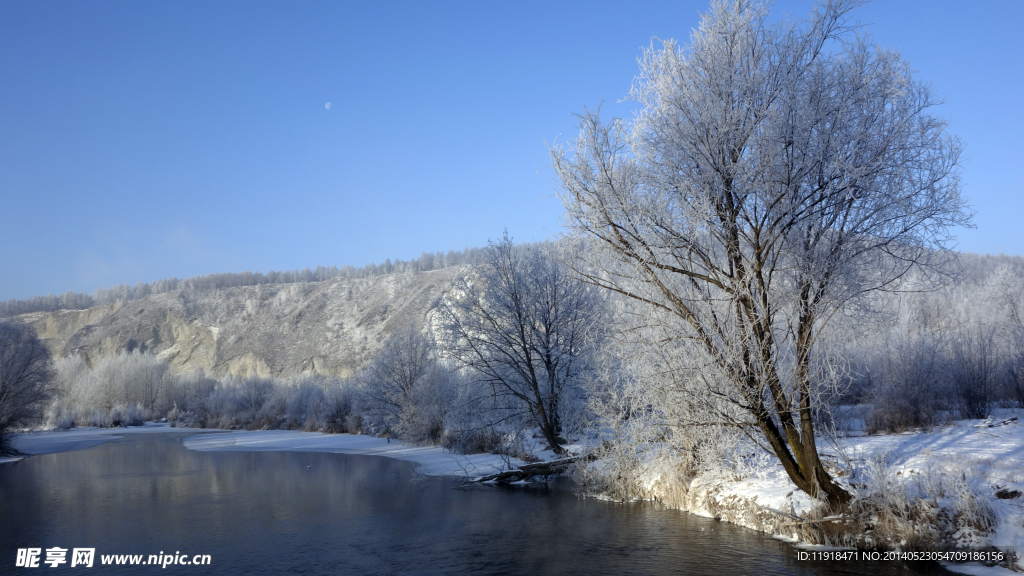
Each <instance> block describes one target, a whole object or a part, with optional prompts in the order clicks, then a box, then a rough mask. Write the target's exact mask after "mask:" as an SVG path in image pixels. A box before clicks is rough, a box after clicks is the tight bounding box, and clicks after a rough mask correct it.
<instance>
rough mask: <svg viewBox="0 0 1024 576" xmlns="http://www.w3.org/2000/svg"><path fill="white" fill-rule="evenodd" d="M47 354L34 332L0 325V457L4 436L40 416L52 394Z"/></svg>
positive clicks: (3, 448)
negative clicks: (12, 429)
mask: <svg viewBox="0 0 1024 576" xmlns="http://www.w3.org/2000/svg"><path fill="white" fill-rule="evenodd" d="M53 374H54V373H53V365H52V361H51V360H50V352H49V351H48V350H47V349H46V346H45V345H44V344H43V342H42V340H40V339H39V336H37V335H36V332H35V330H33V329H32V328H30V327H28V326H24V325H21V324H16V323H14V322H0V454H3V453H5V452H6V451H7V450H8V433H9V431H10V429H11V428H12V427H14V426H20V425H24V424H26V423H28V422H30V421H31V420H32V419H33V418H37V417H39V416H41V415H42V410H43V408H44V407H45V403H46V402H47V401H48V400H49V398H50V395H51V394H52V392H53Z"/></svg>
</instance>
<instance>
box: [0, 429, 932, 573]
mask: <svg viewBox="0 0 1024 576" xmlns="http://www.w3.org/2000/svg"><path fill="white" fill-rule="evenodd" d="M187 435H188V433H184V432H173V433H172V432H169V433H167V434H146V435H141V434H140V435H135V436H126V437H125V439H124V440H121V441H118V442H112V443H109V444H104V445H101V446H97V447H95V448H91V449H89V450H82V451H77V452H65V453H61V454H49V455H44V456H36V457H32V458H28V459H26V460H23V461H21V462H18V463H15V464H6V465H3V466H0V519H2V522H0V573H7V572H22V573H23V572H24V570H25V569H24V568H15V567H14V564H15V553H16V549H17V548H25V547H41V548H44V549H45V548H50V547H53V546H59V547H62V548H69V549H70V548H73V547H79V548H81V547H95V548H96V549H97V550H96V553H97V559H96V567H94V568H92V569H83V568H78V567H76V568H70V567H68V565H67V564H65V565H63V566H62V567H61V568H59V569H58V570H53V569H51V568H50V567H49V566H43V569H45V570H46V572H47V573H50V572H51V571H52V572H58V571H61V570H64V571H70V570H75V571H76V572H75V573H78V572H83V571H88V572H89V573H115V572H116V573H145V572H152V571H154V570H159V568H157V567H155V566H143V567H141V568H139V567H136V568H134V569H132V568H128V567H124V566H121V567H116V566H106V567H100V566H99V563H100V559H99V556H100V555H102V554H143V555H146V556H148V555H149V554H159V553H161V552H163V553H168V554H169V553H174V552H176V551H180V552H182V553H187V554H189V555H192V554H210V555H211V556H212V560H213V564H212V565H211V566H208V567H196V566H169V567H167V569H166V570H167V571H170V572H180V573H183V574H184V573H187V574H252V573H256V574H271V573H283V572H287V573H304V574H693V575H697V574H706V575H714V576H725V575H731V574H756V575H758V576H762V575H763V576H768V575H772V574H863V573H868V572H869V573H872V574H879V575H883V574H897V573H898V574H914V573H917V574H924V573H936V572H941V573H945V572H944V571H941V570H939V569H937V568H935V567H926V566H917V567H914V568H915V570H913V571H907V570H906V569H903V568H902V567H896V566H892V565H887V564H881V563H879V564H870V565H866V564H859V565H843V564H838V565H825V564H823V563H810V562H798V561H797V560H796V558H795V555H794V553H793V551H792V549H791V548H790V547H789V546H787V545H785V544H784V543H782V542H779V541H777V540H773V539H770V538H766V537H764V536H761V535H759V534H757V533H754V532H752V531H748V530H744V529H741V528H737V527H735V526H731V525H728V524H724V523H720V522H716V521H713V520H709V519H705V518H699V517H696V516H691V515H688V514H683V513H680V512H677V511H672V510H664V509H660V508H659V507H657V506H655V505H649V504H613V503H607V502H600V501H595V500H580V499H578V498H576V497H575V496H574V495H573V494H572V491H571V490H570V489H569V488H568V486H566V485H565V483H553V484H551V485H548V486H544V485H535V486H532V487H527V488H518V487H513V488H495V487H474V488H471V489H460V490H457V489H453V488H454V485H455V483H454V482H453V481H452V480H450V479H441V478H425V477H423V476H420V475H418V474H416V473H415V472H414V469H413V468H414V466H413V465H412V464H411V463H408V462H401V461H398V460H390V459H386V458H379V457H371V456H346V455H337V454H316V453H309V454H303V453H294V452H251V453H246V452H237V453H226V452H192V451H189V450H187V449H185V448H184V446H182V445H181V442H180V439H181V438H182V437H184V436H187ZM43 556H44V559H45V552H44V553H43ZM925 568H928V569H927V570H925Z"/></svg>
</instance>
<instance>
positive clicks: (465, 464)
mask: <svg viewBox="0 0 1024 576" xmlns="http://www.w3.org/2000/svg"><path fill="white" fill-rule="evenodd" d="M161 432H194V433H195V434H194V435H192V436H189V437H187V438H184V439H183V440H182V444H184V446H185V447H186V448H188V449H189V450H196V451H199V452H324V453H329V454H355V455H363V456H382V457H385V458H394V459H397V460H405V461H409V462H413V463H415V464H417V467H416V471H417V472H419V473H420V474H423V475H426V476H482V475H485V474H492V473H494V472H499V471H502V470H505V469H506V468H507V466H508V464H511V465H512V466H518V465H521V464H524V462H522V461H520V460H517V459H515V458H509V459H507V460H506V458H504V457H502V456H500V455H496V454H471V455H464V454H453V453H451V452H446V451H445V450H444V449H443V448H441V447H439V446H410V445H406V444H403V443H401V442H398V441H391V442H389V441H388V440H387V439H386V438H375V437H373V436H362V435H353V434H323V433H320V432H301V431H298V430H260V431H250V430H230V431H229V430H219V429H212V428H174V427H171V426H170V425H168V424H155V423H152V422H150V423H147V424H146V425H145V426H138V427H136V426H132V427H127V428H92V427H90V428H74V429H71V430H52V431H44V432H28V433H25V434H20V435H18V436H16V437H15V439H14V442H13V446H14V448H15V449H16V450H18V451H20V452H22V453H24V454H26V455H27V456H36V455H40V454H53V453H57V452H68V451H72V450H85V449H88V448H92V447H94V446H98V445H100V444H103V443H105V442H111V441H114V440H119V439H121V437H122V436H125V435H129V434H140V433H141V434H144V433H161ZM24 457H26V456H12V457H7V458H0V464H3V463H7V462H16V461H18V460H21V459H22V458H24Z"/></svg>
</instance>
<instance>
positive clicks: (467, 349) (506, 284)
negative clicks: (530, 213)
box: [436, 232, 602, 453]
mask: <svg viewBox="0 0 1024 576" xmlns="http://www.w3.org/2000/svg"><path fill="white" fill-rule="evenodd" d="M436 309H437V312H438V316H437V319H438V326H439V329H440V330H439V331H440V333H441V337H440V339H439V340H440V342H441V345H442V347H443V348H444V349H445V351H446V352H447V354H448V355H449V356H450V357H451V358H452V359H453V360H454V361H455V362H456V363H457V364H458V365H460V366H461V367H464V368H468V369H469V370H470V371H471V372H472V373H474V374H475V375H476V376H477V377H478V379H479V381H481V382H483V383H484V384H485V385H487V386H488V387H489V388H490V391H491V393H492V394H493V395H494V396H496V397H498V398H500V399H501V400H502V402H499V404H502V405H506V406H514V407H516V408H517V410H514V411H516V412H518V413H519V414H521V415H525V416H527V418H528V419H529V421H531V422H532V423H533V424H534V425H535V426H537V427H538V428H539V429H540V431H541V433H542V434H543V435H544V439H545V440H547V442H548V444H549V446H550V447H551V449H552V450H554V451H555V452H557V453H561V452H562V451H563V449H562V448H561V444H562V443H564V439H563V438H562V431H563V422H562V415H563V414H564V412H565V407H563V406H561V405H560V404H561V403H562V402H563V401H564V400H565V399H566V397H567V396H568V397H571V396H572V395H573V394H572V392H573V390H578V388H579V384H580V378H581V376H582V375H583V374H584V373H585V371H586V370H587V367H588V361H589V357H588V354H589V351H590V350H591V348H592V346H593V343H594V340H595V336H596V334H598V333H599V327H598V326H595V322H596V321H597V320H598V318H599V315H600V313H601V310H602V305H601V300H600V298H599V295H598V294H596V293H595V291H594V290H593V288H592V287H590V286H588V285H586V284H584V283H582V282H579V281H577V280H576V279H575V278H572V277H571V276H570V275H569V274H568V271H567V270H566V268H565V267H564V265H563V264H561V263H560V262H558V261H555V260H554V259H552V258H550V257H548V256H547V255H546V254H544V253H542V252H541V251H540V250H539V249H538V248H528V247H518V246H515V245H513V243H512V240H511V239H510V238H509V236H508V233H507V232H506V233H505V235H504V237H503V238H502V239H501V240H500V241H499V242H496V243H492V244H491V245H490V246H489V247H488V248H487V250H486V251H485V253H484V255H483V256H482V258H481V261H480V262H479V263H478V264H477V265H476V267H475V269H474V274H473V275H471V276H470V277H468V278H463V279H461V280H459V281H457V282H456V283H455V286H454V287H453V288H452V290H450V291H449V293H448V295H447V296H446V297H445V298H443V299H441V300H440V301H439V303H438V305H437V308H436Z"/></svg>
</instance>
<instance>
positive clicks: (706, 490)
mask: <svg viewBox="0 0 1024 576" xmlns="http://www.w3.org/2000/svg"><path fill="white" fill-rule="evenodd" d="M1018 416H1019V415H1018ZM1012 417H1013V415H1011V414H1003V415H1001V416H1000V418H997V419H995V420H992V421H987V422H983V421H978V420H974V421H960V422H955V423H953V424H951V425H947V426H943V427H940V428H936V429H934V430H932V431H927V432H925V431H921V432H913V433H905V434H893V435H887V436H863V435H861V436H853V437H848V438H841V439H839V441H838V443H837V445H836V446H834V447H832V448H826V449H825V450H823V452H824V458H825V459H826V461H827V462H829V467H830V468H831V469H832V470H833V472H834V473H836V474H837V475H838V477H839V480H840V481H841V482H842V483H843V484H845V485H846V486H847V487H848V489H850V490H851V491H852V492H854V493H855V494H856V499H855V505H854V513H852V514H845V515H844V516H842V517H841V518H838V519H835V520H836V521H830V522H820V521H821V520H822V513H821V512H820V511H818V510H816V508H815V505H814V504H815V503H814V502H813V501H812V500H811V499H810V498H808V497H807V496H806V495H805V494H803V493H802V492H800V491H798V490H796V489H795V487H794V486H793V485H792V483H791V482H790V480H789V478H788V477H787V476H786V475H785V472H784V471H783V470H782V468H781V467H780V466H778V465H777V464H776V463H775V462H773V461H772V460H771V459H768V458H764V459H761V460H760V461H755V462H752V463H750V466H749V467H748V468H747V469H746V470H744V471H743V473H742V474H733V475H724V474H721V473H718V474H715V475H703V476H698V477H697V478H693V479H680V478H679V477H678V475H676V474H675V471H674V470H672V469H671V468H667V467H661V468H659V467H657V466H652V467H651V468H650V469H648V470H645V471H644V474H643V475H642V477H641V478H642V480H641V486H640V494H641V495H642V497H643V498H644V499H648V500H657V501H659V502H661V503H663V504H664V505H666V506H668V507H670V508H676V509H679V510H683V511H687V512H691V513H695V514H699V515H703V516H707V517H714V518H717V519H720V520H723V521H726V522H730V523H732V524H736V525H739V526H743V527H746V528H752V529H754V530H758V531H760V532H764V533H767V534H770V535H773V536H775V537H777V538H780V539H783V540H786V541H789V542H791V543H793V544H795V545H797V546H798V547H799V546H812V547H813V546H821V545H826V546H831V547H835V546H849V545H855V546H857V545H859V546H877V547H882V548H890V549H891V548H902V549H914V548H917V549H928V543H929V542H939V541H942V540H943V539H945V540H946V543H947V544H948V543H949V540H950V539H951V541H952V543H953V544H955V545H956V546H961V547H965V548H972V549H985V548H999V549H1004V550H1005V549H1013V550H1024V426H1022V425H1021V423H1020V420H1019V419H1018V420H1016V421H1013V420H1010V418H1012ZM171 431H176V432H183V431H187V432H196V434H194V435H192V436H189V437H187V438H185V439H183V440H182V443H183V444H184V446H185V447H186V448H188V449H190V450H195V451H200V452H238V451H244V452H321V453H334V454H359V455H369V456H383V457H386V458H394V459H399V460H405V461H410V462H414V463H416V464H417V472H419V473H420V474H424V475H428V476H444V475H449V476H463V477H475V476H482V475H485V474H490V473H494V472H498V471H501V470H505V469H508V468H509V467H510V466H520V465H522V464H524V462H522V461H519V460H517V459H514V458H506V457H503V456H499V455H494V454H474V455H461V454H452V453H450V452H446V451H445V450H444V449H442V448H440V447H433V446H410V445H406V444H403V443H401V442H398V441H388V440H387V439H385V438H375V437H371V436H362V435H351V434H322V433H316V432H300V431H293V430H280V431H224V430H214V429H188V428H172V427H170V426H169V425H167V424H155V423H147V425H146V426H142V427H129V428H81V429H72V430H66V431H46V432H31V433H26V434H22V435H19V436H18V437H16V439H15V440H14V447H15V448H16V449H18V450H19V451H21V452H23V453H25V454H28V455H34V454H48V453H54V452H65V451H71V450H83V449H86V448H91V447H93V446H96V445H99V444H102V443H104V442H109V441H115V440H118V439H120V438H121V437H123V436H124V435H128V434H140V433H143V434H145V433H160V432H171ZM544 456H549V455H548V454H545V455H544ZM550 456H552V457H553V455H550ZM17 459H19V457H14V458H7V459H3V460H0V463H2V462H9V461H15V460H17ZM808 543H810V544H808ZM1010 566H1011V567H1013V568H1014V569H1015V570H1017V572H1024V558H1021V555H1018V558H1017V560H1016V563H1014V564H1011V565H1010ZM947 568H949V569H950V570H953V571H957V572H961V573H966V574H987V575H990V576H995V575H998V574H1012V573H1014V572H1012V571H1011V570H1008V569H1007V568H1003V567H998V566H996V567H986V566H982V565H981V564H977V563H973V564H948V565H947Z"/></svg>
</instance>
